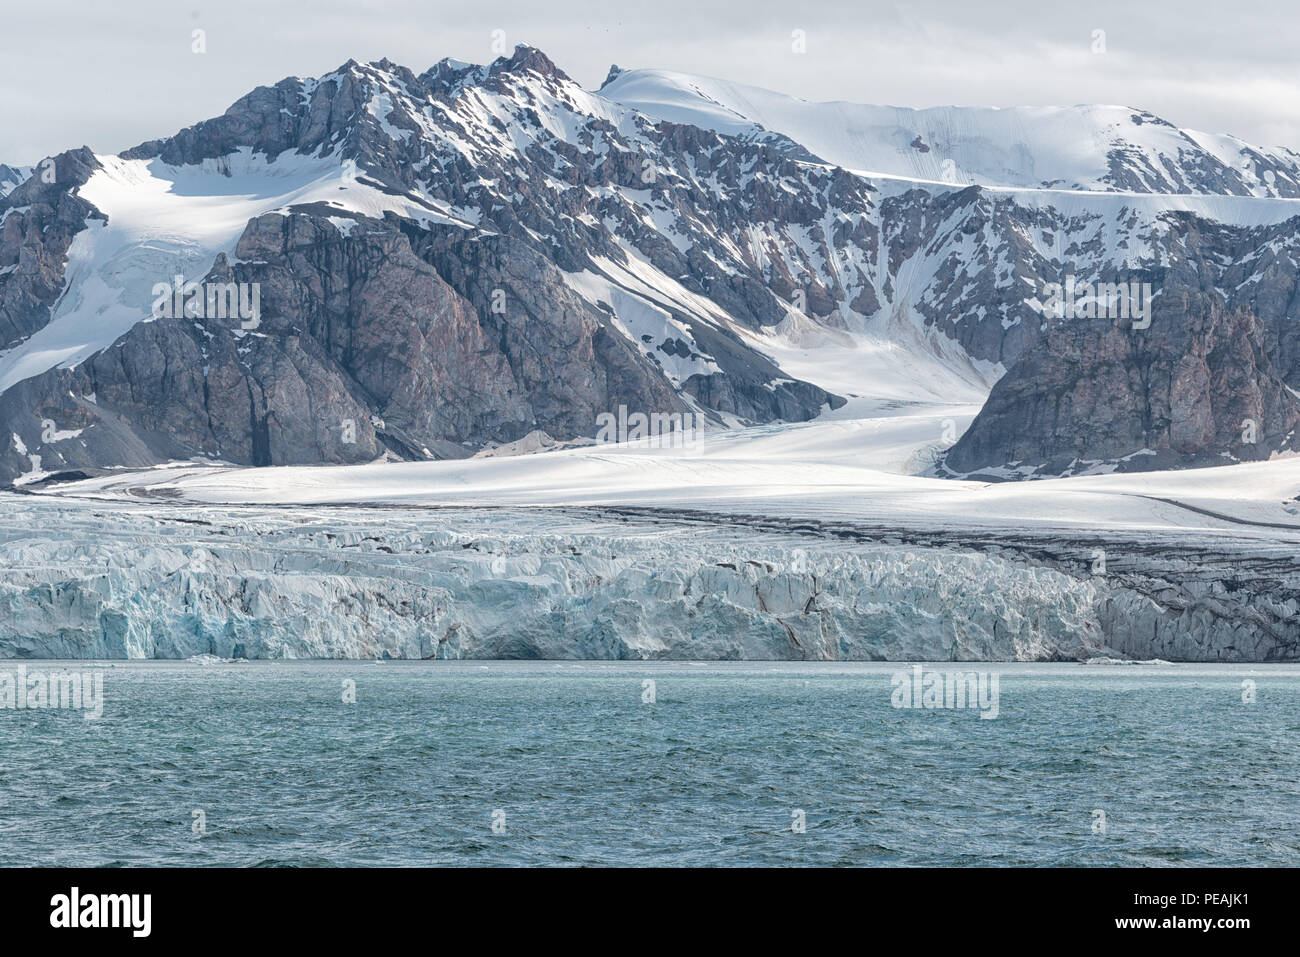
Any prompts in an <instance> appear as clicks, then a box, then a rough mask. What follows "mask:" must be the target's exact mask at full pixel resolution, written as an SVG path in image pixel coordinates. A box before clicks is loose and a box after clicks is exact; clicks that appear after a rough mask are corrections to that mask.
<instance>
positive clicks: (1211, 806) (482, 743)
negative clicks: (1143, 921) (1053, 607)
mask: <svg viewBox="0 0 1300 957" xmlns="http://www.w3.org/2000/svg"><path fill="white" fill-rule="evenodd" d="M13 664H14V663H10V662H0V670H3V669H5V668H6V667H10V666H11V665H13ZM25 665H26V671H27V672H28V673H29V674H30V673H32V672H41V671H44V672H47V673H49V674H51V675H55V674H62V673H65V672H72V671H76V672H79V673H84V672H86V671H87V670H91V671H94V672H96V673H100V674H102V676H103V685H102V714H100V715H99V716H98V717H95V718H88V715H87V713H86V712H85V711H84V710H77V709H73V708H59V707H45V708H39V707H37V708H24V709H17V708H4V709H0V864H3V865H6V866H13V865H42V864H45V865H69V866H77V865H113V864H116V865H234V866H244V865H295V866H317V865H345V866H354V865H360V866H367V865H440V864H450V865H474V866H477V865H536V864H544V865H908V864H911V865H994V866H996V865H1132V866H1146V865H1292V866H1294V865H1297V864H1300V828H1298V826H1297V825H1298V824H1300V781H1298V777H1300V776H1298V775H1297V765H1298V758H1300V747H1298V746H1300V668H1297V667H1294V666H1285V665H1256V666H1204V665H1150V666H1145V665H1139V666H1085V665H1073V664H1071V665H1041V664H1040V665H1031V664H1001V665H994V664H972V663H967V664H961V665H956V664H935V665H929V666H926V668H927V669H929V671H933V672H940V673H942V672H944V671H953V670H960V671H964V672H974V673H976V674H977V675H978V676H982V677H983V678H984V679H985V685H984V687H985V689H986V690H987V688H988V687H989V681H988V679H990V678H992V677H993V676H996V678H997V681H996V685H995V686H994V690H995V692H996V695H997V699H998V700H997V708H996V715H995V716H992V717H991V718H990V715H989V711H990V709H988V708H985V709H984V711H981V710H979V709H978V708H976V707H969V708H956V707H946V706H944V705H943V703H941V704H940V705H939V706H938V707H921V706H919V705H918V706H915V707H900V706H897V705H899V703H900V696H899V694H897V693H896V692H897V691H898V690H899V688H900V687H901V682H903V681H906V682H909V683H910V682H912V681H913V678H914V672H913V669H912V666H911V665H908V664H885V663H877V664H842V663H807V664H787V663H764V662H748V663H731V664H717V663H709V664H699V665H696V664H689V663H680V662H678V663H643V662H637V663H633V662H590V663H584V662H434V661H429V662H395V661H389V662H383V663H374V662H364V661H334V662H317V661H311V662H219V663H211V664H207V665H205V664H202V663H199V662H197V661H190V662H159V661H144V662H115V663H108V662H99V663H93V664H87V663H85V662H61V663H60V662H38V661H27V662H25ZM29 680H30V679H29ZM933 703H934V702H933V701H932V702H931V704H933ZM982 715H983V716H982Z"/></svg>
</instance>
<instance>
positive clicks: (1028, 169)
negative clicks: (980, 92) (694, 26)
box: [600, 67, 1300, 198]
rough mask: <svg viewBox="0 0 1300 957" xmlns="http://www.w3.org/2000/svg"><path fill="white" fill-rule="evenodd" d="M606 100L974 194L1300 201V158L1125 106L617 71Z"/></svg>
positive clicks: (848, 165)
mask: <svg viewBox="0 0 1300 957" xmlns="http://www.w3.org/2000/svg"><path fill="white" fill-rule="evenodd" d="M600 93H601V95H602V96H605V97H607V98H609V99H611V100H615V101H617V102H619V103H622V104H624V105H625V106H630V107H633V108H635V109H637V110H639V111H641V112H642V113H645V114H646V115H647V116H653V117H656V118H658V119H663V120H669V121H671V122H673V123H689V124H691V125H693V126H700V127H703V128H705V129H712V130H717V131H718V132H721V133H726V134H728V135H731V136H737V137H741V138H743V139H753V140H763V139H767V138H770V137H771V135H772V134H781V135H784V136H786V137H788V138H789V139H791V140H793V141H794V142H796V143H798V144H800V145H801V146H803V147H806V148H807V149H808V150H810V151H811V152H813V153H815V154H816V155H817V156H819V157H821V158H822V159H824V160H826V161H828V162H830V163H834V164H836V165H837V166H843V167H846V168H847V169H852V170H859V171H865V172H868V173H870V174H871V175H873V176H892V177H901V178H903V179H913V180H925V181H930V182H940V183H949V184H953V185H962V186H967V185H971V184H978V185H981V186H992V187H1003V188H1018V189H1026V188H1037V189H1067V190H1105V191H1115V192H1133V193H1191V194H1198V195H1206V196H1210V195H1216V196H1221V195H1226V196H1265V197H1289V198H1296V197H1300V153H1297V152H1295V151H1294V150H1290V149H1286V148H1268V147H1259V146H1253V145H1251V144H1249V143H1246V142H1243V141H1242V140H1239V139H1237V138H1236V137H1234V136H1227V135H1221V134H1215V133H1202V132H1199V131H1197V130H1182V129H1178V128H1177V127H1175V126H1174V125H1173V124H1172V123H1169V122H1167V121H1165V120H1163V119H1161V118H1160V117H1158V116H1155V115H1153V114H1151V113H1148V112H1146V111H1144V110H1135V109H1130V108H1128V107H1123V106H1069V107H1014V108H1008V109H997V108H992V107H980V108H972V107H954V106H945V107H938V108H935V109H926V110H916V109H905V108H899V107H890V106H868V105H865V104H861V103H843V102H835V103H809V102H807V101H805V100H800V99H796V98H794V97H790V96H785V95H783V94H780V93H773V92H771V91H770V90H763V89H760V88H758V87H752V86H746V85H744V84H740V83H730V82H727V81H726V80H717V79H712V78H710V77H701V76H691V75H688V74H683V73H673V72H669V71H665V70H619V69H618V68H617V67H615V68H614V69H613V70H611V71H610V75H609V77H608V78H607V79H606V81H605V83H604V85H603V86H602V87H601V88H600Z"/></svg>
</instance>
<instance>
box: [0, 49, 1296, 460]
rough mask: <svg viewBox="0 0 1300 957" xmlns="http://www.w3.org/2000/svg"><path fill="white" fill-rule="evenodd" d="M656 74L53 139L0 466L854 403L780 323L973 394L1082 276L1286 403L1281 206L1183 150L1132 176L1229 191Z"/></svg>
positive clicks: (451, 440)
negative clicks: (1063, 282)
mask: <svg viewBox="0 0 1300 957" xmlns="http://www.w3.org/2000/svg"><path fill="white" fill-rule="evenodd" d="M646 74H647V71H617V72H615V71H613V70H611V76H610V78H609V79H608V80H607V81H606V84H605V86H604V87H602V90H608V91H609V95H604V94H599V93H591V92H589V91H586V90H583V89H582V88H581V87H580V86H578V85H577V84H576V83H574V82H573V81H572V80H571V79H570V78H568V76H567V75H566V74H564V73H563V71H562V70H560V69H559V67H557V66H556V65H555V64H554V63H553V62H552V61H551V60H550V59H549V58H548V57H546V56H545V54H543V53H541V51H538V50H535V49H533V48H530V47H525V46H520V47H518V48H516V50H515V52H514V53H513V54H512V55H511V56H509V57H501V58H498V60H496V61H494V62H493V63H491V64H487V65H473V64H464V63H461V62H459V61H453V60H449V59H445V60H442V61H439V62H438V63H437V64H435V65H434V66H433V67H430V68H429V69H428V70H426V71H425V72H424V73H422V74H415V73H414V72H412V71H411V70H409V69H407V68H405V67H402V66H400V65H398V64H395V63H392V62H391V61H388V60H380V61H374V62H373V63H369V64H361V63H357V62H356V61H351V60H350V61H348V62H347V63H345V64H343V65H342V66H341V67H340V68H339V69H338V70H335V71H333V72H332V73H330V74H326V75H324V76H322V77H320V78H314V79H313V78H293V77H290V78H286V79H284V80H281V81H279V82H278V83H276V84H274V85H273V86H263V87H258V88H257V89H255V90H253V91H250V93H248V94H246V95H245V96H244V97H241V98H240V99H239V100H237V101H236V102H235V103H234V104H232V106H231V107H230V108H229V109H228V110H227V111H226V113H224V114H223V115H222V116H220V117H214V118H212V119H210V120H205V121H201V122H199V123H196V124H194V125H193V126H190V127H187V128H185V129H183V130H181V131H179V132H178V133H176V134H175V135H173V136H171V137H166V138H162V139H157V140H150V141H147V142H145V143H142V144H140V145H139V146H137V147H134V148H132V149H130V150H126V151H124V152H123V153H122V154H120V155H119V156H118V157H96V156H94V155H93V154H90V153H89V151H81V152H78V151H74V152H71V153H67V154H60V157H58V158H56V167H57V166H58V165H59V164H60V163H61V164H62V165H63V166H64V167H66V168H67V169H66V171H61V172H60V173H59V176H58V177H57V178H56V183H54V184H37V183H35V181H34V179H29V180H28V181H27V182H26V183H24V184H22V185H20V186H18V187H16V188H15V189H14V190H13V191H12V192H11V193H10V194H9V195H8V196H5V197H3V198H0V216H2V217H3V219H2V220H0V332H2V333H3V337H2V338H3V342H0V424H3V425H4V426H5V428H4V432H5V433H8V434H9V435H10V436H11V439H13V440H16V441H12V440H11V442H10V444H9V446H8V448H7V450H6V451H5V453H4V454H3V456H0V481H3V480H5V479H9V480H11V481H12V480H18V479H22V480H25V481H31V480H33V479H34V478H37V477H39V476H41V475H44V474H48V473H50V472H51V471H54V470H57V469H72V468H103V467H111V466H129V467H141V466H145V465H151V464H158V463H160V462H164V461H171V460H174V459H186V458H192V457H195V456H198V457H203V458H209V459H215V460H221V461H230V462H235V463H240V464H248V465H268V464H311V463H340V462H342V463H346V462H364V461H372V460H374V459H375V458H377V457H394V458H430V457H458V456H462V455H468V454H472V453H474V452H475V451H478V450H483V449H489V448H491V447H494V446H495V445H500V444H510V443H513V442H517V441H519V440H521V439H523V438H524V437H525V436H526V435H529V434H531V433H533V432H545V433H547V434H548V435H550V436H554V437H555V438H558V439H560V440H562V441H567V440H571V439H577V438H582V437H583V436H584V435H585V436H587V437H590V435H591V434H592V432H593V431H594V424H595V423H594V419H595V417H596V416H597V415H598V414H599V413H600V412H601V411H602V410H604V411H608V410H609V409H610V408H616V407H618V406H619V405H621V404H631V405H633V406H634V407H639V408H644V409H646V410H647V411H661V412H664V413H666V414H680V413H685V412H691V411H694V412H699V413H702V414H704V415H705V417H706V418H707V419H709V420H710V421H711V423H712V424H713V425H714V426H715V427H723V426H735V425H745V424H753V423H763V422H771V421H803V420H807V419H809V418H812V417H814V416H816V415H819V414H821V413H822V412H824V411H825V410H826V409H834V408H837V407H839V406H841V405H842V404H843V402H844V399H843V398H842V397H841V396H840V395H839V394H837V393H836V392H835V391H834V390H831V389H828V388H823V387H822V386H820V385H818V384H817V383H816V382H813V381H806V380H802V379H800V378H799V377H797V376H791V375H790V374H788V372H787V371H785V370H783V369H782V368H781V367H780V365H779V363H777V362H775V361H773V360H772V359H771V358H770V357H769V355H778V354H782V350H784V349H785V348H786V345H785V344H787V343H788V341H789V339H788V337H789V336H791V335H794V334H795V331H796V330H801V331H799V332H798V334H799V335H801V336H805V337H806V336H812V337H813V338H814V339H815V338H818V337H821V338H825V339H827V340H828V341H830V340H833V339H834V338H835V337H836V336H843V335H849V336H855V337H863V336H866V337H875V339H878V340H887V341H896V342H906V343H908V346H907V348H909V349H913V350H915V351H917V352H918V354H919V353H924V354H925V355H926V356H928V357H929V359H928V360H927V361H932V363H933V365H932V367H933V368H935V369H941V370H942V371H941V375H942V376H947V377H951V379H950V380H948V379H941V380H940V381H951V382H953V383H957V382H959V381H961V382H972V381H978V382H982V383H983V386H984V388H988V387H989V386H991V385H992V383H993V382H994V381H996V380H997V379H999V378H1000V377H1001V376H1002V374H1003V372H1004V371H1005V370H1007V369H1008V368H1011V367H1013V366H1014V365H1015V364H1016V363H1017V361H1018V360H1020V359H1021V357H1022V356H1025V355H1028V354H1032V353H1034V351H1035V350H1038V349H1041V348H1044V344H1045V343H1046V342H1047V341H1048V340H1049V338H1050V337H1049V336H1048V334H1047V333H1048V327H1047V324H1046V323H1045V322H1044V321H1043V316H1042V315H1041V312H1040V310H1039V308H1038V303H1037V298H1036V297H1037V295H1038V291H1039V288H1040V287H1041V286H1042V284H1043V283H1044V282H1046V281H1052V280H1055V279H1057V278H1058V277H1060V276H1062V275H1063V274H1064V273H1065V272H1067V271H1071V272H1074V271H1077V272H1079V273H1081V274H1090V275H1091V274H1095V275H1098V276H1101V277H1114V278H1120V277H1121V275H1122V276H1123V278H1125V279H1127V280H1136V281H1146V282H1151V283H1154V284H1156V285H1157V286H1159V287H1165V286H1169V287H1171V288H1174V287H1188V288H1193V287H1194V288H1201V287H1206V286H1208V287H1209V288H1211V289H1213V290H1215V291H1217V293H1218V294H1220V295H1221V296H1222V297H1223V298H1224V300H1225V303H1226V305H1227V306H1228V307H1229V308H1231V309H1234V310H1246V311H1250V312H1251V313H1252V314H1254V315H1255V316H1256V317H1257V319H1258V323H1259V332H1258V335H1259V337H1260V341H1261V343H1262V348H1264V349H1265V350H1266V351H1267V353H1268V355H1269V357H1270V361H1271V362H1272V364H1273V366H1275V367H1276V369H1277V374H1278V376H1280V378H1281V380H1282V381H1283V382H1285V383H1287V384H1290V385H1291V386H1292V387H1296V386H1300V341H1298V340H1297V337H1296V336H1295V334H1294V321H1295V320H1296V318H1297V310H1298V309H1300V306H1298V305H1297V297H1296V295H1295V289H1296V285H1297V268H1296V263H1297V258H1298V257H1297V248H1298V247H1300V218H1298V217H1297V216H1296V213H1295V207H1292V206H1291V205H1290V204H1291V202H1292V200H1290V199H1287V198H1276V197H1273V196H1255V195H1253V194H1250V193H1249V189H1251V188H1254V187H1251V185H1250V183H1249V181H1248V179H1247V178H1245V177H1241V176H1239V177H1238V178H1237V179H1236V180H1232V179H1231V178H1224V177H1223V176H1222V174H1221V173H1220V172H1219V171H1218V170H1217V168H1215V167H1212V165H1211V166H1207V165H1206V164H1205V163H1204V162H1202V161H1201V159H1199V158H1197V157H1195V156H1194V157H1193V160H1192V161H1191V163H1190V165H1189V166H1188V167H1187V168H1186V169H1183V168H1180V167H1177V165H1176V164H1175V165H1174V167H1173V169H1172V170H1170V169H1166V170H1165V173H1164V175H1163V178H1160V177H1157V178H1156V179H1154V180H1152V179H1150V178H1148V179H1145V180H1142V181H1141V185H1144V186H1145V187H1147V188H1152V187H1155V186H1160V185H1162V184H1165V185H1169V186H1178V185H1179V184H1180V183H1181V184H1187V183H1193V182H1194V183H1195V184H1197V185H1198V186H1199V188H1201V189H1203V190H1204V189H1210V188H1213V187H1215V185H1216V183H1219V184H1222V185H1223V187H1224V188H1225V189H1239V190H1243V191H1246V192H1244V193H1243V194H1241V195H1233V194H1231V193H1227V194H1224V195H1218V194H1213V193H1206V192H1201V193H1188V194H1175V193H1171V194H1164V193H1160V192H1150V193H1147V194H1145V195H1137V196H1133V195H1129V194H1128V193H1125V192H1122V191H1120V190H1118V188H1108V189H1100V190H1095V191H1080V192H1074V193H1071V192H1070V191H1068V190H1067V191H1064V192H1061V193H1059V194H1058V193H1050V194H1047V193H1043V192H1040V191H1036V190H1035V188H1031V187H1023V188H1017V187H991V186H988V185H983V184H971V185H961V184H936V183H933V182H926V181H921V180H900V179H898V178H896V177H890V176H883V177H879V176H878V177H874V178H873V177H872V176H868V175H860V174H858V173H854V172H852V171H850V170H848V169H845V168H844V167H843V166H837V165H834V164H833V163H830V162H828V161H826V160H825V158H824V157H822V156H820V155H819V154H818V153H817V152H816V150H814V149H812V148H811V147H810V146H809V145H808V144H807V143H802V142H797V141H796V140H795V139H794V138H792V137H790V136H789V135H786V134H785V133H782V132H779V131H774V130H769V129H762V130H761V132H755V131H753V130H751V131H750V134H752V135H740V136H737V135H733V133H728V132H723V131H719V130H717V129H712V128H709V127H708V126H707V125H697V124H693V123H692V124H687V123H682V122H678V121H676V120H674V119H671V118H667V117H658V118H656V117H654V116H653V115H649V114H647V113H646V112H644V111H643V110H641V109H640V108H637V107H634V106H630V105H628V103H626V102H623V101H621V100H616V99H613V98H612V97H613V96H614V95H623V94H622V93H620V90H623V91H625V92H626V91H627V90H628V89H629V87H631V86H632V84H633V81H637V82H641V81H644V79H645V77H646ZM640 89H641V92H642V93H643V94H644V92H645V87H644V83H642V86H641V87H640ZM632 92H636V89H635V88H634V89H632ZM626 99H628V100H630V101H631V102H633V103H636V102H640V101H638V100H636V98H635V97H632V96H630V95H628V96H627V97H626ZM642 105H644V103H643V104H642ZM678 105H679V106H680V104H678ZM873 109H874V108H873ZM697 112H698V111H697ZM1135 115H1136V114H1135ZM680 118H681V117H678V119H680ZM697 118H700V117H697ZM700 119H701V122H704V118H700ZM746 122H749V121H746ZM1161 122H1163V121H1161ZM1130 125H1132V126H1133V127H1134V128H1137V129H1140V128H1142V127H1143V126H1154V125H1156V124H1155V123H1154V121H1152V122H1145V121H1144V123H1142V124H1136V123H1131V124H1130ZM1166 125H1167V124H1166ZM1169 128H1170V129H1172V127H1169ZM902 132H903V133H904V134H906V133H909V132H912V131H911V130H907V129H904V130H903V131H902ZM801 135H802V134H801ZM891 135H893V134H891ZM917 137H919V138H920V142H921V145H922V146H925V147H926V149H925V150H924V151H922V150H920V149H919V147H917V148H913V147H911V146H910V143H911V142H912V141H913V140H915V139H916V138H917ZM904 138H906V137H904ZM931 138H932V139H934V137H931ZM913 140H908V143H907V144H905V148H907V149H910V150H911V151H912V152H913V153H916V154H918V155H920V156H924V157H928V159H927V160H926V162H932V161H935V160H940V157H939V154H938V152H937V150H938V148H939V147H940V146H941V144H940V143H939V142H938V140H937V139H936V140H935V142H934V143H933V144H931V143H930V142H928V141H927V140H926V138H925V136H924V135H922V134H921V133H917V134H916V135H915V136H914V137H913ZM891 142H892V141H891ZM891 148H892V147H891ZM1139 152H1140V151H1139ZM1260 155H1261V156H1262V155H1263V154H1260ZM1122 159H1124V163H1122V164H1121V167H1120V168H1121V171H1122V172H1123V175H1125V176H1133V175H1137V174H1136V173H1134V172H1133V170H1134V169H1140V168H1141V162H1139V161H1145V159H1144V157H1143V156H1139V157H1138V159H1137V160H1134V162H1138V166H1136V167H1135V166H1133V165H1132V163H1130V162H1128V161H1129V160H1131V159H1132V157H1127V158H1122ZM1269 162H1276V158H1274V159H1271V160H1269ZM1125 164H1127V165H1125ZM1220 165H1222V164H1220ZM1256 169H1257V170H1258V169H1260V167H1258V166H1257V167H1256ZM1207 170H1208V172H1207ZM1266 172H1269V170H1263V173H1266ZM1263 173H1260V174H1259V175H1258V176H1257V177H1256V178H1257V179H1258V180H1259V181H1260V182H1263V181H1264V180H1266V179H1267V177H1265V176H1263ZM1198 177H1199V178H1198ZM1216 177H1218V178H1217V179H1216ZM1289 177H1290V174H1289V173H1287V174H1286V175H1281V174H1280V173H1278V172H1276V171H1275V172H1274V174H1273V181H1272V183H1271V184H1270V185H1269V186H1268V188H1269V189H1270V190H1273V191H1274V192H1278V191H1285V190H1289V189H1290V186H1289V185H1288V184H1289V183H1290V182H1291V181H1292V180H1291V179H1290V178H1289ZM1116 182H1117V183H1118V182H1121V180H1120V179H1117V180H1116ZM1111 186H1115V183H1112V184H1111ZM1247 204H1249V205H1247ZM52 222H57V223H60V224H62V225H61V226H60V228H59V229H58V230H55V231H54V232H53V233H49V234H48V235H47V232H48V230H47V227H48V226H49V225H50V223H52ZM38 264H39V265H38ZM174 274H182V275H184V277H185V278H186V279H191V280H199V279H201V280H203V281H204V282H210V283H222V284H224V283H231V282H233V283H236V284H240V283H243V284H257V285H258V287H259V288H261V289H262V292H263V298H262V307H263V315H262V316H261V317H260V318H259V323H260V325H259V326H258V327H256V328H254V329H253V330H251V331H250V330H246V329H242V328H234V327H232V326H231V324H230V323H229V322H220V321H214V320H213V319H212V318H211V317H197V318H198V321H194V320H195V318H196V317H186V316H180V317H175V318H158V317H154V316H151V315H150V314H149V312H148V308H149V305H148V304H149V302H150V300H151V298H152V296H150V295H149V294H150V292H151V291H152V289H153V287H154V286H155V285H156V284H157V283H159V282H164V283H165V282H169V281H170V280H171V277H172V276H173V275H174ZM538 290H543V291H544V292H545V294H544V295H541V296H539V295H538V294H537V293H538ZM498 306H501V307H502V308H503V309H504V311H499V310H498ZM870 376H871V372H870V370H866V371H864V373H863V378H862V385H863V387H864V388H865V389H867V391H869V389H870ZM814 378H815V376H814ZM841 391H842V390H841ZM856 391H857V387H856V386H855V394H856ZM45 423H53V427H52V428H51V427H47V426H45ZM342 423H351V429H346V428H344V427H343V425H342ZM1080 428H1081V429H1084V428H1086V423H1081V424H1080ZM1268 434H1270V435H1272V434H1274V433H1273V432H1269V433H1268ZM345 435H346V436H347V437H348V438H347V440H346V441H345V440H344V438H343V436H345ZM45 436H61V437H60V438H57V439H47V438H43V437H45ZM20 447H21V448H20ZM38 450H39V451H38ZM1134 451H1136V450H1134Z"/></svg>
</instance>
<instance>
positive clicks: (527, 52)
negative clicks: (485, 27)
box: [489, 43, 572, 82]
mask: <svg viewBox="0 0 1300 957" xmlns="http://www.w3.org/2000/svg"><path fill="white" fill-rule="evenodd" d="M525 71H531V72H533V73H536V74H538V75H539V76H544V77H546V78H547V79H552V80H569V76H568V74H566V73H565V72H564V71H563V70H561V69H560V68H559V67H558V66H556V65H555V63H554V62H553V61H552V60H551V58H550V57H548V56H547V55H546V54H545V53H543V52H542V51H541V50H539V49H537V48H536V47H531V46H528V45H527V44H524V43H520V44H518V45H517V46H516V47H515V52H514V53H512V54H511V55H510V56H509V57H504V56H503V57H498V58H497V59H496V60H493V61H492V64H491V66H490V67H489V72H490V73H491V74H492V75H494V76H495V75H496V74H499V73H522V72H525ZM569 82H572V81H571V80H570V81H569Z"/></svg>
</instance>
